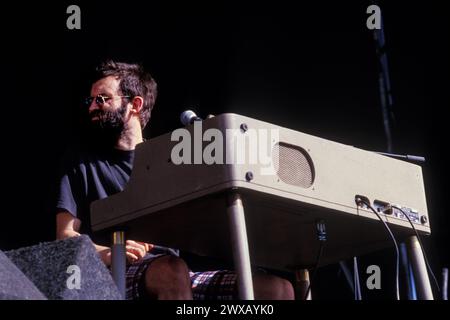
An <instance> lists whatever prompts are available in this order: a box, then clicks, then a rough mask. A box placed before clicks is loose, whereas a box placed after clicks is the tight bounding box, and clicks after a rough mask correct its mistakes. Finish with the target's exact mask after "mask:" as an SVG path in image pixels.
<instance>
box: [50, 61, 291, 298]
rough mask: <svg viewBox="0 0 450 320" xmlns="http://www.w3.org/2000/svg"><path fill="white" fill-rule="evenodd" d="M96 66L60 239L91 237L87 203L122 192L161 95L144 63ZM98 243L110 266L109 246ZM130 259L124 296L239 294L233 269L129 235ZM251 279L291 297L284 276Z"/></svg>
mask: <svg viewBox="0 0 450 320" xmlns="http://www.w3.org/2000/svg"><path fill="white" fill-rule="evenodd" d="M96 71H97V72H96V78H95V79H94V83H93V84H92V87H91V93H90V97H89V98H87V99H86V114H87V115H88V117H89V132H88V137H89V143H86V144H85V145H83V146H78V147H76V148H72V150H70V151H69V152H68V153H67V154H66V155H65V158H64V161H63V172H62V175H61V180H60V185H59V194H58V198H57V204H56V208H57V215H56V222H57V226H56V227H57V228H56V229H57V230H56V236H57V238H58V239H65V238H69V237H76V236H79V235H80V234H82V233H84V234H88V235H92V230H91V228H90V212H89V207H90V203H91V202H92V201H95V200H98V199H103V198H105V197H108V196H110V195H112V194H114V193H117V192H120V191H122V190H123V189H124V187H125V185H126V184H127V182H128V180H129V177H130V174H131V171H132V167H133V159H134V149H135V146H136V145H137V144H139V143H141V142H143V136H142V130H143V128H144V127H145V126H146V124H147V123H148V121H149V119H150V115H151V111H152V109H153V106H154V104H155V100H156V96H157V85H156V82H155V81H154V79H153V78H152V77H151V76H150V74H148V73H146V72H144V70H143V68H142V67H141V66H139V65H136V64H127V63H120V62H114V61H108V62H105V63H103V64H101V65H100V66H99V67H98V68H97V70H96ZM95 247H96V250H97V252H98V254H99V255H100V257H101V259H102V260H103V262H104V263H105V264H106V265H107V266H110V264H111V249H110V248H109V247H106V246H102V245H98V244H96V245H95ZM126 257H127V261H128V265H127V273H126V285H127V292H126V294H127V299H141V298H150V299H192V298H194V299H206V300H211V299H212V300H227V299H237V286H236V273H234V272H233V271H228V270H217V271H207V272H192V271H191V270H190V269H189V267H188V266H187V265H186V263H185V261H184V260H182V259H181V258H180V257H179V252H178V250H174V249H171V248H164V247H160V246H155V245H152V244H147V243H143V242H140V241H137V240H127V241H126ZM253 284H254V291H255V299H283V300H288V299H293V298H294V290H293V288H292V285H291V283H290V282H289V281H287V280H284V279H282V278H279V277H276V276H273V275H269V274H267V273H264V274H258V273H257V274H255V275H254V277H253Z"/></svg>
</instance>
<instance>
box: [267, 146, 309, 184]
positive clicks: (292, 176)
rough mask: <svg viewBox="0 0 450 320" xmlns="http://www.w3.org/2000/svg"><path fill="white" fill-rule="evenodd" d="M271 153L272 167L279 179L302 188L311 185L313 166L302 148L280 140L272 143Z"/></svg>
mask: <svg viewBox="0 0 450 320" xmlns="http://www.w3.org/2000/svg"><path fill="white" fill-rule="evenodd" d="M277 154H278V155H279V156H278V157H277V156H276V155H277ZM272 155H273V159H272V161H273V164H274V167H275V169H276V170H277V174H278V177H279V178H280V179H281V181H283V182H284V183H287V184H290V185H294V186H298V187H302V188H309V187H311V186H312V184H313V182H314V167H313V164H312V160H311V157H310V156H309V155H308V153H307V152H306V151H305V150H304V149H302V148H300V147H297V146H294V145H290V144H287V143H282V142H281V143H277V144H276V145H274V147H273V149H272Z"/></svg>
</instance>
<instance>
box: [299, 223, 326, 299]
mask: <svg viewBox="0 0 450 320" xmlns="http://www.w3.org/2000/svg"><path fill="white" fill-rule="evenodd" d="M316 227H317V238H318V240H319V242H320V246H319V252H318V253H317V258H316V263H315V266H314V272H313V274H312V277H311V279H310V280H309V285H308V289H307V290H306V294H305V298H304V299H303V300H307V299H308V295H309V292H310V291H311V283H312V282H313V281H314V279H315V278H316V274H317V269H318V268H319V265H320V260H321V259H322V255H323V250H324V247H325V241H326V240H327V232H326V229H325V222H324V221H323V220H320V221H317V222H316Z"/></svg>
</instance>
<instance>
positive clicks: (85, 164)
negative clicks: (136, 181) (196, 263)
mask: <svg viewBox="0 0 450 320" xmlns="http://www.w3.org/2000/svg"><path fill="white" fill-rule="evenodd" d="M133 162H134V150H132V151H123V150H118V149H108V150H102V149H98V150H97V149H96V150H92V149H91V148H81V147H72V148H70V150H68V151H67V152H66V154H65V155H64V157H63V160H62V167H61V171H62V172H61V175H60V177H61V179H60V183H59V188H58V196H57V199H56V209H57V212H61V211H67V212H69V213H70V214H72V215H73V216H74V217H76V218H78V219H79V220H80V221H81V227H80V233H82V234H87V235H89V236H91V237H92V238H93V239H94V241H95V236H94V235H93V233H92V229H91V219H90V204H91V202H93V201H95V200H99V199H104V198H106V197H108V196H110V195H113V194H115V193H118V192H120V191H122V190H123V189H124V188H125V186H126V184H127V183H128V180H129V178H130V175H131V171H132V169H133ZM136 240H139V239H136ZM167 250H168V252H167V253H169V254H174V255H178V254H179V252H178V250H174V249H170V248H164V247H160V246H157V247H155V248H154V249H153V250H152V252H156V251H158V252H160V251H167Z"/></svg>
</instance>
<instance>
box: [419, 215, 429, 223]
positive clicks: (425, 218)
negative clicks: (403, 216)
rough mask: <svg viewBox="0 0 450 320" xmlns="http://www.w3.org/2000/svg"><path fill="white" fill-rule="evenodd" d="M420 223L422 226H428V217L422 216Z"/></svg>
mask: <svg viewBox="0 0 450 320" xmlns="http://www.w3.org/2000/svg"><path fill="white" fill-rule="evenodd" d="M420 222H421V223H422V224H426V223H427V222H428V219H427V217H426V216H421V217H420Z"/></svg>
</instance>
